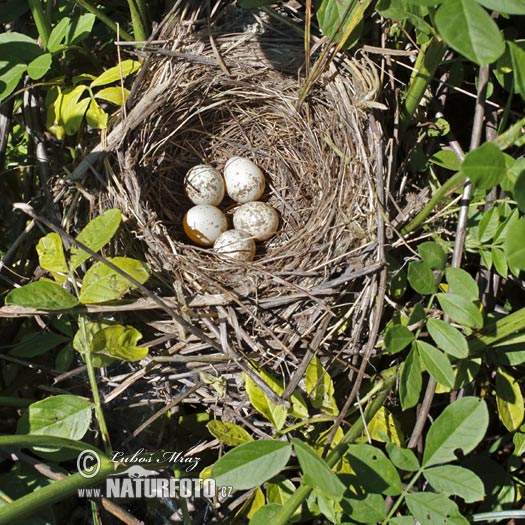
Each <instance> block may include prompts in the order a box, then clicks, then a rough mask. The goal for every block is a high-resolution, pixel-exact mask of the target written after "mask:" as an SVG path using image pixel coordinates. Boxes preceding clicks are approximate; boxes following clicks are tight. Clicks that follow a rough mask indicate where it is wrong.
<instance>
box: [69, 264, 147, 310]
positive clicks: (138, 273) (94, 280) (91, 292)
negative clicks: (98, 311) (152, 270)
mask: <svg viewBox="0 0 525 525" xmlns="http://www.w3.org/2000/svg"><path fill="white" fill-rule="evenodd" d="M107 261H108V262H111V263H113V264H114V265H115V266H117V267H118V268H119V269H121V270H123V271H124V272H126V273H127V274H128V275H129V276H130V277H133V278H134V279H135V280H136V281H138V282H139V283H140V284H144V283H145V282H146V281H147V280H148V277H149V273H148V267H147V266H146V265H145V264H144V263H143V262H141V261H137V260H136V259H131V258H129V257H108V258H107ZM134 288H136V285H135V284H133V283H132V282H130V281H129V280H128V279H127V278H126V277H123V276H122V275H120V274H118V273H117V272H116V271H115V270H113V269H112V268H110V267H109V266H107V265H106V264H104V263H103V262H102V261H97V262H96V263H95V264H93V266H92V267H91V268H90V269H89V270H88V271H87V272H86V275H84V280H83V282H82V289H81V290H80V296H79V299H80V302H81V303H82V304H96V303H105V302H107V301H114V300H116V299H120V298H121V297H122V296H123V295H125V294H126V293H127V292H128V291H129V290H133V289H134Z"/></svg>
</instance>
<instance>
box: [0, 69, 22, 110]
mask: <svg viewBox="0 0 525 525" xmlns="http://www.w3.org/2000/svg"><path fill="white" fill-rule="evenodd" d="M26 70H27V66H26V65H25V64H15V65H13V66H12V67H10V68H9V69H1V68H0V102H1V101H2V100H4V99H6V98H7V97H8V96H9V95H10V94H11V93H12V92H13V91H14V90H15V89H16V86H18V83H19V82H20V79H21V78H22V76H23V74H24V73H25V72H26Z"/></svg>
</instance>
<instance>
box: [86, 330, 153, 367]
mask: <svg viewBox="0 0 525 525" xmlns="http://www.w3.org/2000/svg"><path fill="white" fill-rule="evenodd" d="M140 339H142V334H141V333H140V332H139V331H138V330H137V329H136V328H133V327H132V326H123V325H120V324H116V325H111V326H107V327H104V328H102V329H100V330H98V331H97V332H96V333H95V334H94V335H93V339H92V342H91V353H92V354H94V355H100V354H103V355H107V356H110V357H114V358H118V359H122V360H123V361H140V360H141V359H144V357H146V356H147V355H148V349H147V348H146V347H140V346H137V342H138V341H139V340H140Z"/></svg>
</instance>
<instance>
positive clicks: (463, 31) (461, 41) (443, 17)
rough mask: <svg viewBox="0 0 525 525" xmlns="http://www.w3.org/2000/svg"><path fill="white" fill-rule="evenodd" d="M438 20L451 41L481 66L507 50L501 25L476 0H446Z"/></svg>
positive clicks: (438, 11) (436, 19)
mask: <svg viewBox="0 0 525 525" xmlns="http://www.w3.org/2000/svg"><path fill="white" fill-rule="evenodd" d="M435 24H436V27H437V29H438V31H439V33H440V34H441V36H442V37H443V39H444V40H445V42H446V43H447V44H448V45H450V46H451V47H452V48H454V49H455V50H456V51H457V52H458V53H460V54H462V55H463V56H465V57H466V58H468V59H469V60H470V61H471V62H475V63H476V64H478V65H479V66H484V65H486V64H491V63H492V62H495V61H496V60H497V59H498V58H499V57H500V56H501V55H502V54H503V51H504V50H505V41H504V40H503V37H502V36H501V34H500V32H499V29H498V26H497V25H496V23H495V22H494V20H492V18H491V17H490V15H489V14H488V13H487V11H485V10H484V9H483V8H482V7H480V5H479V4H477V3H476V2H475V1H474V0H445V1H444V2H443V3H442V4H441V6H440V7H439V9H438V10H437V12H436V16H435Z"/></svg>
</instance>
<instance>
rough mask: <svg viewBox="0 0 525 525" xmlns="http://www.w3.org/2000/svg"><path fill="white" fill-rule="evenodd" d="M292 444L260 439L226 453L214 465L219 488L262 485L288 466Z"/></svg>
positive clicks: (212, 470) (213, 475)
mask: <svg viewBox="0 0 525 525" xmlns="http://www.w3.org/2000/svg"><path fill="white" fill-rule="evenodd" d="M291 452H292V447H291V446H290V445H289V444H288V443H286V442H284V441H274V440H267V439H261V440H257V441H251V442H250V443H244V444H243V445H239V446H238V447H235V448H234V449H232V450H230V451H229V452H227V453H226V454H225V455H224V456H223V457H222V458H221V459H219V460H218V461H217V462H216V463H214V464H213V465H212V469H211V473H212V477H214V478H215V482H216V484H217V486H218V487H233V488H234V490H248V489H252V488H254V487H257V486H260V485H262V484H263V483H264V482H265V481H268V480H269V479H270V478H273V477H274V476H276V475H277V474H279V472H281V470H282V469H283V468H284V467H285V466H286V463H288V460H289V458H290V454H291Z"/></svg>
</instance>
